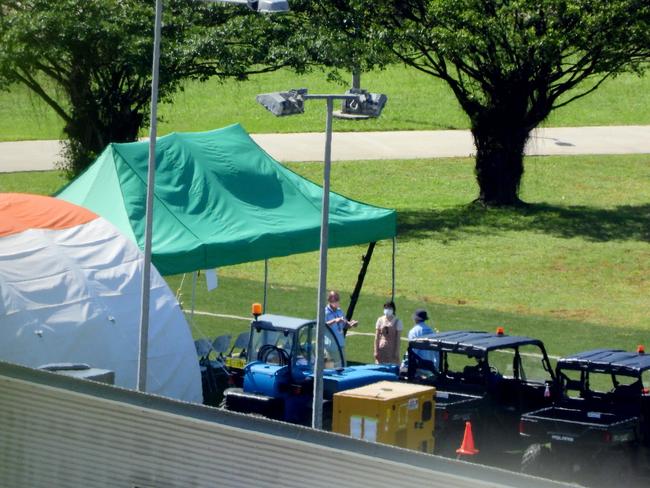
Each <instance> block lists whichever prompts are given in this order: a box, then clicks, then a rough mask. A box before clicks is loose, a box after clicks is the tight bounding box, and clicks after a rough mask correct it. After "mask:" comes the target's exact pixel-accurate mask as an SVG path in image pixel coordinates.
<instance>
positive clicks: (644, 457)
mask: <svg viewBox="0 0 650 488" xmlns="http://www.w3.org/2000/svg"><path fill="white" fill-rule="evenodd" d="M556 376H557V377H558V381H559V385H560V387H561V395H560V396H559V399H558V401H557V402H555V404H554V405H553V406H551V407H548V408H543V409H541V410H537V411H534V412H530V413H526V414H524V415H523V416H522V417H521V422H520V433H521V435H522V437H524V438H526V439H527V440H528V441H529V443H530V442H532V444H531V445H530V447H529V448H528V449H527V450H526V452H525V453H524V456H523V458H522V470H523V471H525V472H528V473H530V474H537V475H540V476H545V477H563V478H569V479H572V480H575V481H580V482H583V483H586V484H588V485H590V486H591V485H593V486H630V485H637V484H641V481H640V479H642V478H643V477H644V475H645V476H647V472H648V469H649V468H650V395H649V390H648V387H650V356H647V355H646V354H645V353H644V351H643V348H642V347H641V346H640V347H639V351H638V352H636V353H631V352H625V351H620V350H612V349H597V350H594V351H587V352H582V353H579V354H576V355H573V356H569V357H567V358H563V359H560V360H559V361H558V364H557V369H556ZM649 481H650V480H648V479H647V478H646V479H645V483H644V484H645V486H647V484H648V482H649Z"/></svg>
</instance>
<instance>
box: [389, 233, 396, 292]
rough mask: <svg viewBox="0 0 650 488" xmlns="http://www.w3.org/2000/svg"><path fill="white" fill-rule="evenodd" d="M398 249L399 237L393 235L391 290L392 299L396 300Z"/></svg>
mask: <svg viewBox="0 0 650 488" xmlns="http://www.w3.org/2000/svg"><path fill="white" fill-rule="evenodd" d="M396 251H397V237H393V259H392V261H391V265H392V266H391V291H390V300H391V301H392V302H393V303H394V302H395V254H396Z"/></svg>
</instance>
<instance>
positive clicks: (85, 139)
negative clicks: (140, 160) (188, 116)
mask: <svg viewBox="0 0 650 488" xmlns="http://www.w3.org/2000/svg"><path fill="white" fill-rule="evenodd" d="M153 24H154V8H153V2H151V1H149V0H84V1H83V2H79V1H78V0H0V45H2V46H3V47H2V49H1V50H0V87H5V88H6V87H9V86H10V85H11V84H12V83H22V84H24V85H25V86H27V87H28V88H29V89H30V90H32V91H33V92H34V93H36V94H37V95H38V96H39V97H41V98H42V99H43V100H44V101H45V102H46V103H47V104H48V105H50V106H51V107H52V109H53V110H55V111H56V113H57V114H58V115H59V116H61V118H62V119H63V120H64V122H65V128H64V132H65V133H66V135H67V136H68V146H67V156H68V164H69V166H68V168H67V169H69V170H70V171H71V172H72V173H78V172H79V171H81V170H82V169H83V168H84V167H85V166H86V165H87V164H89V162H91V161H92V159H93V158H94V156H95V155H96V154H97V153H98V152H100V151H101V150H102V149H103V148H104V146H105V145H106V144H108V143H109V142H124V141H133V140H135V139H136V138H137V136H138V132H139V130H140V128H141V127H142V126H143V125H144V124H146V123H147V122H148V109H149V101H150V97H151V87H150V86H151V64H152V52H153ZM288 26H289V23H288V21H283V20H282V19H280V21H277V20H273V21H271V20H270V19H269V18H268V17H267V16H262V15H256V14H255V13H254V12H251V11H249V10H248V9H246V8H241V7H239V6H234V7H224V6H215V5H210V4H207V3H204V2H197V1H194V0H166V1H165V3H164V9H163V27H162V42H161V59H160V87H159V90H160V99H161V100H166V99H169V98H170V97H171V96H172V95H173V94H174V93H175V92H176V91H177V90H178V89H179V88H181V87H182V82H183V81H185V80H187V79H202V80H205V79H207V78H209V77H212V76H220V77H229V76H232V77H238V78H244V77H246V76H247V75H249V74H252V73H256V72H262V71H268V70H273V69H277V68H278V67H280V66H283V65H285V64H287V63H290V62H291V54H290V51H286V49H285V47H284V42H283V41H284V40H286V39H288V37H289V34H290V29H289V28H288ZM266 39H274V42H273V43H268V42H265V40H266Z"/></svg>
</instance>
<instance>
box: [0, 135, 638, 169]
mask: <svg viewBox="0 0 650 488" xmlns="http://www.w3.org/2000/svg"><path fill="white" fill-rule="evenodd" d="M252 137H253V139H255V141H256V142H257V143H258V144H259V145H260V146H262V147H263V148H264V149H265V150H266V151H267V152H268V153H269V154H270V155H271V156H273V157H274V158H275V159H277V160H279V161H320V160H322V158H323V146H324V142H325V136H324V134H322V133H312V132H310V133H298V134H256V135H253V136H252ZM59 152H60V146H59V142H58V141H21V142H3V143H0V172H10V171H39V170H49V169H53V168H54V167H55V164H56V163H57V161H58V160H59V159H60V156H59ZM526 153H527V154H530V155H556V154H560V155H561V154H567V155H568V154H634V153H643V154H650V126H613V127H562V128H547V129H538V130H536V131H535V133H534V135H533V137H532V138H531V140H530V141H529V143H528V146H527V149H526ZM472 154H474V144H473V142H472V138H471V135H470V133H469V131H466V130H440V131H398V132H337V133H335V134H334V137H333V147H332V159H333V160H338V161H342V160H360V159H418V158H436V157H454V156H470V155H472Z"/></svg>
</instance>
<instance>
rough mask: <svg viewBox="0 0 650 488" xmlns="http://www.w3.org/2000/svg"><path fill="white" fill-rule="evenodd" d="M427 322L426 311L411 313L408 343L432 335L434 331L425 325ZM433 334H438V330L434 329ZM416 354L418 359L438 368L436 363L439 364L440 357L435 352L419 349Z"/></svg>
mask: <svg viewBox="0 0 650 488" xmlns="http://www.w3.org/2000/svg"><path fill="white" fill-rule="evenodd" d="M427 320H429V315H427V311H426V310H424V309H423V308H418V309H417V310H416V311H415V312H414V313H413V323H414V325H413V328H412V329H411V330H410V331H409V335H408V339H409V341H412V340H414V339H417V338H418V337H422V336H423V335H427V334H433V333H434V330H433V329H432V328H431V327H429V326H428V325H427V323H426V321H427ZM435 332H438V330H437V329H436V330H435ZM416 354H417V356H418V357H420V358H422V359H424V360H426V361H431V362H432V363H433V365H434V366H435V367H436V368H437V367H438V363H439V362H440V356H439V354H438V353H436V352H435V351H427V350H423V349H419V350H418V351H417V352H416Z"/></svg>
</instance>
